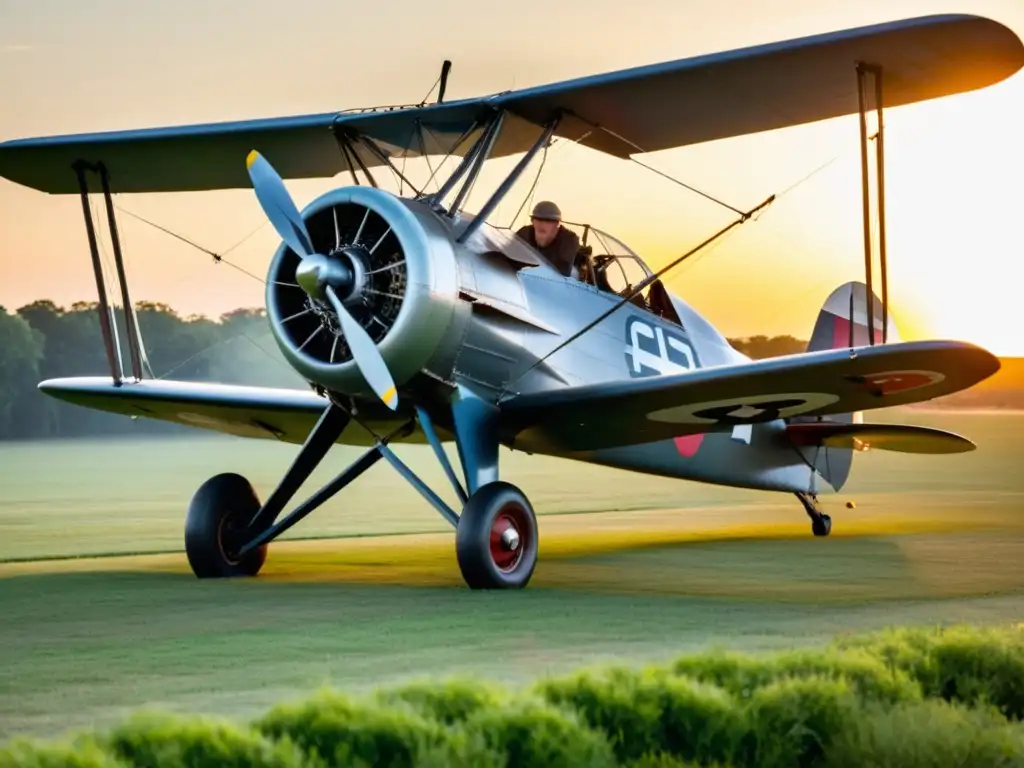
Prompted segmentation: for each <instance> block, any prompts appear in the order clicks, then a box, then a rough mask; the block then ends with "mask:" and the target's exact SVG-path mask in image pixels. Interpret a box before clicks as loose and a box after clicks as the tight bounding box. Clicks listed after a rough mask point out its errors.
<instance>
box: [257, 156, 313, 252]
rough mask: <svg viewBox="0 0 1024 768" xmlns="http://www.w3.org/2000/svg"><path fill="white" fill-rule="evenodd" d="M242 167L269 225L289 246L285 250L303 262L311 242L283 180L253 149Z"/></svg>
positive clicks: (311, 250) (310, 248)
mask: <svg viewBox="0 0 1024 768" xmlns="http://www.w3.org/2000/svg"><path fill="white" fill-rule="evenodd" d="M245 167H246V168H247V169H248V170H249V178H250V179H252V186H253V189H254V190H255V192H256V198H257V199H258V200H259V201H260V205H261V206H263V212H264V213H266V214H267V218H268V219H270V223H271V224H273V225H274V229H276V230H277V234H278V235H280V236H281V239H282V240H284V241H285V242H286V243H288V247H289V248H291V249H292V250H293V251H295V253H297V254H298V255H299V258H300V259H304V258H305V257H306V256H309V255H310V254H311V253H313V242H312V240H310V237H309V231H308V230H307V229H306V223H305V222H304V221H303V220H302V216H300V215H299V209H298V208H296V207H295V203H294V202H293V201H292V197H291V195H289V194H288V189H287V188H286V187H285V185H284V181H283V180H282V179H281V177H280V175H278V173H277V171H275V170H274V167H273V166H272V165H271V164H270V163H268V162H267V160H266V159H265V158H264V157H263V155H261V154H260V153H259V152H257V151H256V150H255V149H254V150H253V151H252V152H250V153H249V156H248V157H247V158H246V159H245Z"/></svg>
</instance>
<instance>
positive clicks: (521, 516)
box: [455, 481, 538, 589]
mask: <svg viewBox="0 0 1024 768" xmlns="http://www.w3.org/2000/svg"><path fill="white" fill-rule="evenodd" d="M537 539H538V536H537V518H536V516H535V515H534V513H533V507H531V506H530V502H529V500H528V499H527V498H526V496H525V495H524V494H523V492H522V491H520V490H519V489H518V488H516V487H515V486H514V485H512V484H511V483H506V482H503V481H496V482H493V483H488V484H487V485H485V486H483V487H482V488H480V489H479V490H477V492H476V493H474V494H473V495H472V496H470V497H469V500H468V501H467V502H466V505H465V506H464V507H463V508H462V515H461V517H460V518H459V527H458V529H457V530H456V532H455V554H456V557H457V558H458V561H459V569H460V570H461V571H462V578H463V579H465V581H466V584H467V585H468V586H469V587H470V588H471V589H522V588H523V587H525V586H526V585H527V584H528V583H529V581H530V577H531V576H533V570H534V568H535V567H536V565H537Z"/></svg>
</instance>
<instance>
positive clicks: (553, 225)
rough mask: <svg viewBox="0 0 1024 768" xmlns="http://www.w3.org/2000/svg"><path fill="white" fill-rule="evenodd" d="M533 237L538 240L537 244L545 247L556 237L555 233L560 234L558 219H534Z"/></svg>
mask: <svg viewBox="0 0 1024 768" xmlns="http://www.w3.org/2000/svg"><path fill="white" fill-rule="evenodd" d="M532 223H533V237H534V239H535V240H536V241H537V245H539V246H541V247H544V246H545V245H547V244H548V243H550V242H551V241H552V240H554V239H555V235H556V234H558V224H559V222H557V221H547V220H545V219H533V220H532Z"/></svg>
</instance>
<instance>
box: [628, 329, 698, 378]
mask: <svg viewBox="0 0 1024 768" xmlns="http://www.w3.org/2000/svg"><path fill="white" fill-rule="evenodd" d="M626 361H627V365H628V366H629V375H630V376H632V377H634V378H639V377H643V376H662V375H664V374H667V373H682V372H684V371H692V370H693V369H695V368H697V367H698V363H697V357H696V355H695V354H694V350H693V347H692V346H691V345H690V342H689V341H688V340H687V339H686V338H685V337H684V336H682V335H681V334H677V333H673V332H671V331H666V330H665V329H664V328H662V327H661V326H660V325H654V324H652V323H647V322H644V320H643V319H641V318H639V317H631V318H629V320H627V321H626Z"/></svg>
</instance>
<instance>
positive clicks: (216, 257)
mask: <svg viewBox="0 0 1024 768" xmlns="http://www.w3.org/2000/svg"><path fill="white" fill-rule="evenodd" d="M114 207H115V208H117V210H119V211H121V212H122V213H125V214H127V215H128V216H131V217H132V218H135V219H138V220H139V221H141V222H143V223H144V224H148V225H149V226H151V227H154V228H155V229H158V230H160V231H161V232H164V233H166V234H168V235H171V236H172V237H175V238H177V239H178V240H181V241H182V242H184V243H187V244H188V245H190V246H192V247H193V248H195V249H196V250H198V251H201V252H203V253H205V254H207V255H209V256H212V257H213V259H214V262H215V263H217V264H227V265H228V266H229V267H233V268H234V269H237V270H238V271H239V272H241V273H242V274H244V275H247V276H249V277H251V278H253V279H254V280H258V281H259V282H260V283H262V284H263V285H266V283H267V281H266V280H265V279H263V278H262V277H260V276H259V275H256V274H254V273H252V272H249V271H248V270H247V269H244V268H243V267H240V266H239V265H237V264H234V263H232V262H230V261H228V260H227V259H225V258H224V257H223V255H222V254H217V253H215V252H214V251H211V250H210V249H209V248H205V247H204V246H202V245H199V244H198V243H196V242H194V241H192V240H189V239H188V238H187V237H185V236H183V235H179V234H178V233H176V232H173V231H172V230H170V229H168V228H167V227H164V226H161V225H160V224H157V223H155V222H152V221H150V220H149V219H146V218H144V217H142V216H139V215H138V214H135V213H132V212H131V211H129V210H126V209H124V208H122V207H121V206H119V205H116V204H115V206H114ZM262 228H263V225H261V226H260V227H257V228H256V229H255V230H254V231H253V232H251V233H250V234H249V235H247V236H246V237H245V238H243V239H242V240H241V241H239V242H238V243H236V244H235V245H233V246H232V247H231V249H229V250H233V249H234V248H237V247H238V246H239V245H241V243H242V242H244V241H245V240H248V239H249V238H250V237H252V235H253V234H255V233H256V232H258V231H259V230H260V229H262ZM104 250H105V249H104ZM225 253H226V251H225ZM278 284H283V285H288V283H278ZM136 326H137V327H138V320H137V319H136ZM140 333H141V329H140ZM269 335H270V330H266V331H264V332H263V333H261V334H260V335H259V338H263V337H264V336H269ZM238 338H245V339H246V340H247V341H248V342H249V343H250V344H252V345H253V346H254V347H256V348H257V349H258V350H260V352H262V353H263V354H265V355H266V356H267V357H268V358H269V359H271V360H273V361H274V362H275V363H277V364H278V365H281V366H282V367H284V368H285V369H286V370H289V371H290V370H292V368H291V367H290V366H288V365H287V364H286V363H285V362H284V361H283V360H280V359H279V358H276V357H274V356H273V355H272V354H271V353H270V352H268V351H267V349H266V348H265V347H264V346H263V345H261V344H259V343H257V342H256V340H255V339H253V338H252V337H251V336H249V334H247V333H246V332H245V331H239V332H238V333H237V334H236V335H234V336H231V337H230V338H227V339H221V340H220V341H216V342H214V343H213V344H210V345H208V346H206V347H204V348H202V349H200V350H199V351H198V352H196V353H194V354H192V355H190V356H189V357H187V358H185V359H184V360H182V361H181V362H179V363H177V364H176V365H175V366H173V367H172V368H171V369H170V370H168V371H166V372H165V373H163V374H161V375H160V376H156V375H155V374H154V373H153V368H152V366H151V365H150V363H149V359H148V357H147V356H146V354H145V351H144V349H143V356H144V357H143V360H144V365H145V367H146V368H148V369H149V375H150V376H151V377H152V378H154V379H165V378H167V377H168V376H170V375H171V374H172V373H174V371H177V370H179V369H180V368H181V367H182V366H184V365H186V364H187V363H189V362H191V361H192V360H195V359H196V358H198V357H199V356H201V355H205V354H206V353H207V352H209V351H210V350H211V349H214V348H215V347H218V346H220V345H222V344H226V343H228V342H230V341H235V340H237V339H238ZM140 347H141V344H140Z"/></svg>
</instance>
